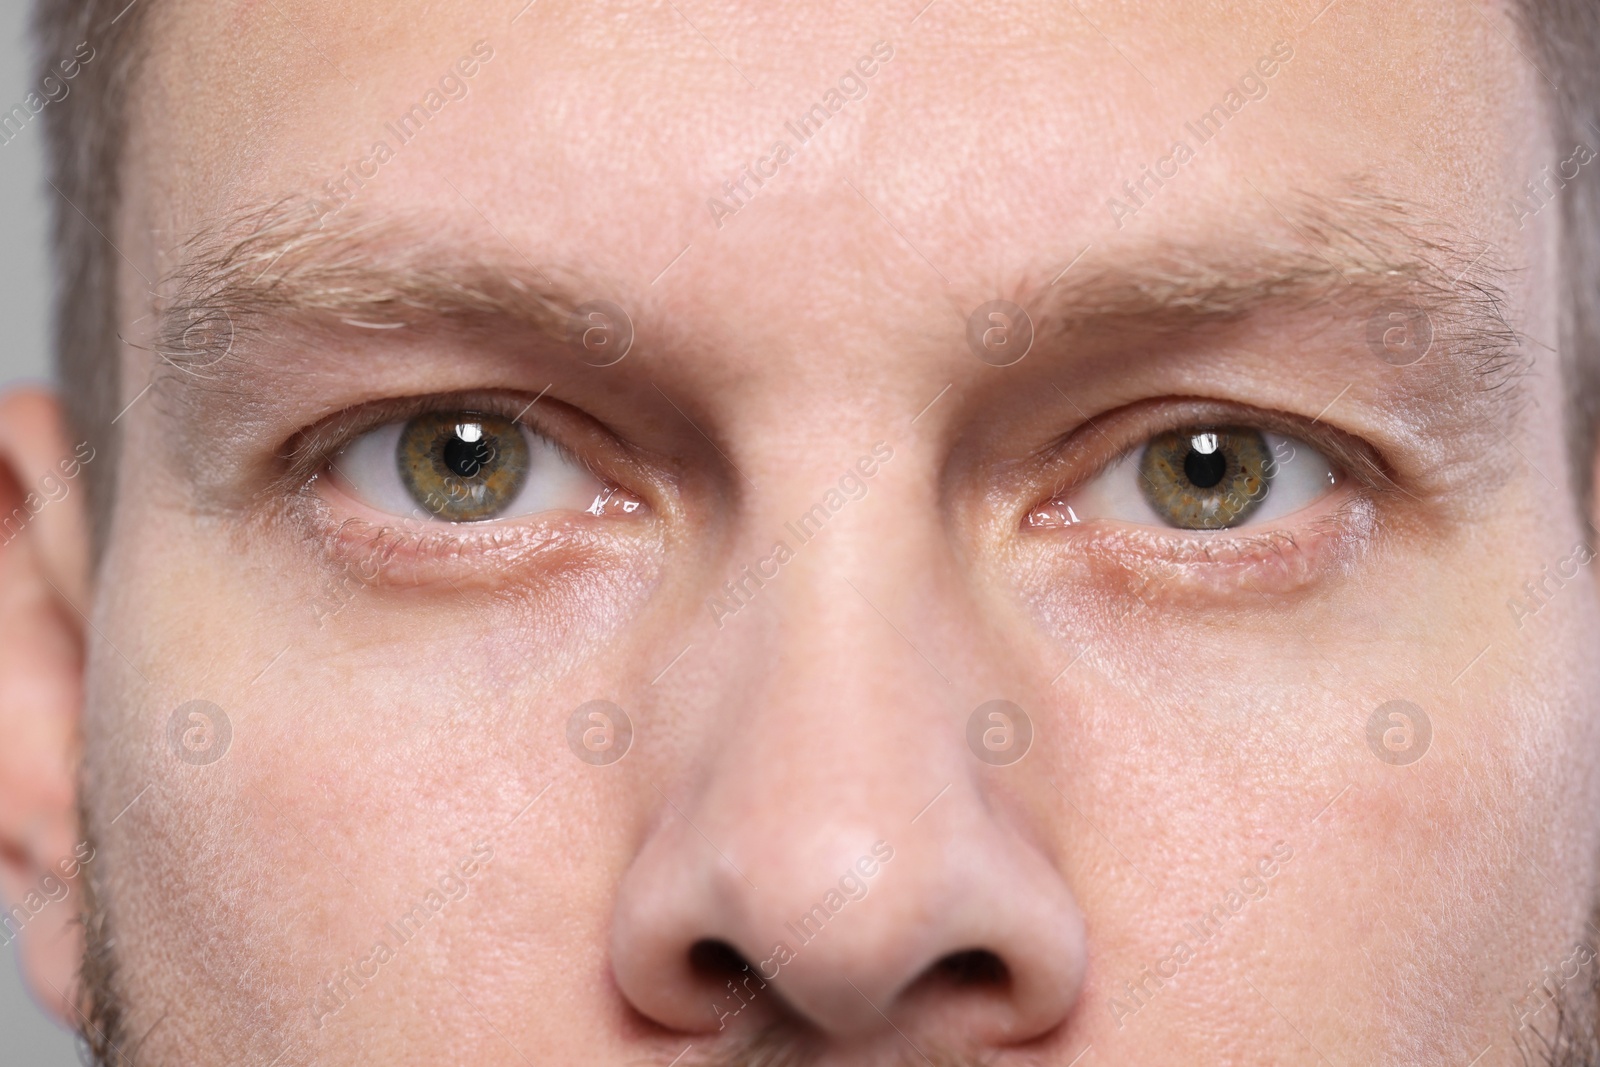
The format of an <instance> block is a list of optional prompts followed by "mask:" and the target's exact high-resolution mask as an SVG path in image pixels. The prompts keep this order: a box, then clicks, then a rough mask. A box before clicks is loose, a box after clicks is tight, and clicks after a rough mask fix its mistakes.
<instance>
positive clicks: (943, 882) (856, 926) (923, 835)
mask: <svg viewBox="0 0 1600 1067" xmlns="http://www.w3.org/2000/svg"><path fill="white" fill-rule="evenodd" d="M958 788H959V787H958ZM963 791H964V792H966V793H967V794H968V795H967V796H966V797H965V798H964V801H963V798H960V797H958V798H954V799H953V798H950V797H946V801H948V802H949V803H948V804H947V805H946V806H945V808H944V810H943V811H942V812H941V816H942V821H939V820H933V819H929V820H925V821H924V822H923V823H919V824H917V825H907V826H903V827H901V828H900V829H899V831H892V830H887V829H880V830H878V831H877V832H871V831H863V830H862V829H861V828H860V827H859V826H849V827H846V826H835V827H832V828H821V829H819V828H818V827H815V826H813V827H811V828H810V832H809V833H806V832H799V833H792V834H787V835H786V834H784V833H783V832H782V830H781V828H774V827H771V826H769V827H767V828H766V830H765V831H764V832H762V833H761V834H750V833H741V831H740V830H739V829H738V828H737V827H736V826H735V825H733V824H732V823H728V822H724V823H723V824H722V828H723V829H724V830H725V831H726V834H727V837H726V839H725V843H719V844H718V846H716V847H708V844H709V841H708V839H707V837H706V835H710V836H711V837H712V838H714V837H715V836H716V833H715V831H713V830H712V829H711V828H710V827H709V826H706V825H704V824H701V823H700V820H698V819H697V820H696V823H697V825H700V826H701V829H703V830H705V834H701V833H700V832H699V831H697V830H696V829H694V828H691V827H689V826H687V825H685V823H684V821H683V820H677V821H675V822H674V823H669V824H668V825H666V826H664V827H663V828H662V830H660V831H658V832H657V834H656V835H654V837H653V838H652V839H651V840H650V841H648V842H647V844H646V845H645V847H644V848H643V849H642V850H641V852H640V853H639V855H638V856H637V857H636V860H635V862H634V864H633V866H632V867H631V868H630V869H629V871H628V872H627V874H626V875H625V876H624V879H623V882H622V885H621V886H620V896H619V899H618V905H617V910H616V914H615V920H614V923H613V927H612V962H613V970H614V974H615V977H616V980H617V983H618V985H619V987H620V988H621V990H622V992H623V994H624V995H625V996H626V997H627V998H628V999H629V1000H630V1001H631V1002H632V1004H633V1005H634V1007H636V1008H637V1009H638V1010H639V1011H640V1012H642V1013H643V1014H645V1015H647V1016H649V1017H650V1018H652V1019H654V1020H655V1021H656V1022H658V1023H661V1024H663V1025H665V1026H668V1027H671V1028H673V1029H677V1030H682V1031H687V1032H691V1033H705V1032H713V1031H717V1030H720V1029H723V1028H725V1027H726V1026H727V1025H728V1024H729V1022H730V1020H731V1019H739V1020H740V1021H742V1022H749V1021H751V1020H752V1019H756V1020H771V1019H774V1018H781V1017H784V1016H789V1017H793V1018H798V1019H799V1020H800V1021H802V1022H804V1023H805V1024H808V1025H809V1026H810V1027H811V1028H813V1029H814V1030H816V1031H818V1032H820V1033H821V1034H822V1035H824V1036H826V1037H827V1038H829V1039H832V1040H835V1041H841V1042H851V1041H857V1040H866V1039H868V1038H870V1037H871V1036H872V1035H874V1034H876V1033H877V1032H879V1031H885V1030H887V1031H890V1032H891V1033H892V1032H893V1030H897V1029H898V1030H901V1031H902V1032H911V1031H922V1032H929V1031H933V1032H936V1033H937V1034H939V1035H942V1036H943V1037H945V1038H948V1039H951V1040H959V1041H961V1042H962V1043H964V1044H968V1045H971V1044H974V1043H975V1044H976V1045H977V1046H979V1047H998V1046H1003V1045H1008V1044H1015V1043H1020V1042H1023V1041H1027V1040H1029V1039H1031V1038H1034V1037H1038V1036H1040V1035H1042V1034H1044V1033H1047V1032H1048V1031H1050V1030H1051V1029H1053V1028H1054V1027H1056V1026H1057V1025H1059V1024H1060V1023H1061V1022H1062V1021H1064V1020H1065V1018H1066V1017H1067V1015H1068V1014H1069V1012H1070V1010H1071V1007H1072V1005H1073V1003H1074V1002H1075V1000H1076V998H1077V995H1078V991H1079V988H1080V987H1081V984H1082V980H1083V970H1084V958H1085V949H1084V930H1083V921H1082V917H1081V915H1080V913H1079V911H1078V909H1077V906H1076V904H1075V902H1074V901H1073V899H1072V896H1071V893H1070V891H1069V890H1068V888H1067V886H1066V885H1065V883H1064V882H1063V880H1062V879H1061V878H1060V876H1059V873H1058V872H1057V871H1056V870H1055V869H1054V867H1053V866H1052V865H1051V864H1050V863H1049V862H1048V861H1047V860H1046V858H1045V857H1044V856H1043V855H1042V854H1041V853H1039V852H1038V851H1036V850H1035V849H1034V848H1033V847H1032V846H1031V845H1030V844H1029V843H1027V842H1025V841H1024V840H1022V839H1021V838H1020V837H1018V836H1017V835H1016V834H1015V833H1014V832H1012V831H1011V830H1010V829H1009V828H1008V827H1007V826H1005V825H1004V824H1003V823H999V822H996V821H995V820H994V819H993V818H992V817H990V816H989V814H988V813H987V809H986V808H985V806H984V805H983V804H982V802H981V799H980V798H978V797H977V796H976V794H975V791H972V790H970V789H966V790H963ZM707 822H715V820H712V819H710V818H708V819H707ZM789 829H791V830H797V829H799V828H798V827H790V828H789ZM774 831H776V832H774ZM756 838H760V839H759V840H758V839H756ZM891 838H893V840H891ZM736 865H737V866H736Z"/></svg>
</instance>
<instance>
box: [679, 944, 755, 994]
mask: <svg viewBox="0 0 1600 1067" xmlns="http://www.w3.org/2000/svg"><path fill="white" fill-rule="evenodd" d="M749 966H750V965H749V962H748V961H747V960H746V959H745V958H744V956H743V955H741V954H740V952H739V950H738V949H736V948H734V947H733V946H732V945H730V944H728V943H727V942H726V941H716V940H712V939H710V938H703V939H701V940H699V941H696V942H695V943H694V944H693V945H691V946H690V947H689V968H690V970H692V971H694V974H695V977H696V978H701V979H706V980H709V981H710V982H712V983H713V984H715V985H719V986H720V985H722V983H723V982H724V981H725V980H727V979H729V978H734V977H743V976H744V975H745V974H746V973H747V972H748V970H749Z"/></svg>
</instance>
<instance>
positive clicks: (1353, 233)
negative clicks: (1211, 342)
mask: <svg viewBox="0 0 1600 1067" xmlns="http://www.w3.org/2000/svg"><path fill="white" fill-rule="evenodd" d="M1263 199H1265V197H1264V196H1263ZM1267 203H1268V204H1269V206H1271V207H1272V208H1273V210H1274V212H1275V215H1274V219H1275V220H1276V221H1275V225H1276V226H1278V227H1279V229H1278V231H1277V232H1276V238H1275V239H1274V238H1273V237H1272V236H1268V237H1266V238H1263V237H1260V236H1252V237H1251V238H1250V239H1249V240H1248V241H1234V242H1228V241H1221V242H1216V243H1208V244H1193V243H1191V244H1183V243H1177V242H1172V241H1165V240H1158V241H1155V242H1151V243H1150V244H1149V245H1147V246H1145V247H1142V248H1136V249H1135V250H1133V251H1132V252H1131V253H1130V252H1126V251H1119V252H1118V253H1116V260H1117V261H1116V262H1094V259H1095V257H1094V256H1093V255H1092V254H1091V251H1092V248H1093V246H1092V245H1091V246H1090V247H1089V248H1087V249H1085V251H1083V252H1080V253H1079V254H1078V257H1077V258H1075V259H1073V260H1070V261H1068V262H1066V263H1064V264H1062V265H1060V266H1059V267H1058V268H1057V269H1056V270H1055V271H1054V272H1053V273H1052V274H1047V275H1046V276H1048V277H1051V278H1052V279H1053V280H1052V281H1051V282H1049V283H1042V282H1039V283H1035V284H1032V285H1026V286H1024V287H1022V288H1021V289H1020V291H1019V292H1018V295H1017V298H1016V300H1015V303H1017V304H1019V305H1020V306H1021V307H1023V308H1025V309H1027V310H1028V312H1029V314H1030V315H1031V316H1032V317H1034V318H1035V320H1036V321H1037V322H1038V323H1039V324H1040V325H1041V327H1042V328H1044V329H1049V330H1053V331H1055V332H1059V333H1062V334H1068V335H1079V334H1083V333H1090V332H1093V331H1096V330H1100V329H1113V328H1119V329H1128V330H1138V331H1141V332H1149V333H1153V334H1172V333H1184V332H1189V331H1193V330H1197V329H1201V328H1203V327H1205V326H1207V325H1212V324H1221V323H1229V322H1235V321H1239V320H1241V319H1244V318H1246V317H1247V316H1250V315H1253V314H1259V313H1261V312H1264V311H1273V310H1279V311H1287V312H1291V313H1293V312H1306V311H1311V310H1317V309H1327V310H1340V309H1343V310H1348V311H1352V312H1358V313H1362V314H1364V315H1367V316H1375V315H1377V314H1381V313H1382V312H1383V311H1384V310H1385V309H1386V308H1390V309H1398V308H1404V309H1414V310H1415V311H1417V312H1420V313H1423V314H1425V316H1426V321H1427V322H1428V324H1429V325H1430V326H1431V328H1432V331H1433V348H1432V349H1430V356H1431V355H1432V353H1433V351H1435V350H1436V351H1438V352H1439V353H1441V354H1442V356H1443V357H1444V358H1443V359H1438V360H1435V359H1430V360H1429V362H1431V363H1446V364H1448V365H1449V366H1448V367H1447V368H1446V369H1447V372H1461V371H1465V372H1468V373H1470V374H1471V375H1472V376H1474V377H1475V378H1476V379H1477V381H1478V387H1479V388H1480V389H1484V390H1488V391H1491V392H1494V393H1496V394H1505V395H1507V396H1511V395H1515V394H1517V393H1518V392H1519V388H1518V387H1519V384H1520V382H1521V380H1522V379H1523V377H1524V376H1525V375H1526V373H1527V371H1528V370H1529V368H1530V366H1531V361H1530V358H1529V356H1528V354H1527V353H1526V352H1524V351H1523V350H1522V341H1523V338H1522V336H1521V334H1520V333H1519V332H1518V331H1517V330H1516V329H1515V327H1514V326H1513V325H1512V323H1511V319H1510V317H1509V308H1510V306H1511V304H1510V296H1509V293H1508V288H1509V285H1510V282H1511V275H1512V273H1513V272H1512V271H1511V270H1510V269H1509V268H1507V267H1506V266H1504V265H1503V262H1502V260H1503V256H1502V253H1501V252H1500V250H1499V249H1497V248H1496V247H1495V246H1494V245H1492V244H1489V243H1487V242H1484V241H1482V240H1479V239H1476V238H1473V237H1471V236H1470V235H1467V234H1463V233H1460V232H1459V231H1457V230H1455V229H1453V228H1452V227H1450V226H1448V225H1446V224H1443V223H1440V222H1438V221H1435V220H1432V219H1430V218H1429V217H1428V215H1427V213H1426V212H1424V211H1423V210H1422V209H1421V208H1419V207H1418V206H1417V205H1414V204H1410V203H1407V202H1406V201H1403V200H1399V199H1395V198H1392V197H1385V196H1382V195H1379V194H1376V193H1373V192H1371V191H1369V190H1367V189H1366V188H1364V187H1363V186H1362V183H1360V182H1359V181H1350V182H1348V183H1347V188H1346V190H1345V192H1343V193H1342V194H1340V195H1332V196H1330V195H1326V194H1306V193H1294V194H1291V195H1289V196H1288V197H1285V198H1283V203H1282V204H1278V203H1274V202H1273V201H1267ZM1105 258H1106V259H1107V260H1109V259H1110V257H1105ZM1362 325H1363V326H1364V325H1365V323H1364V322H1363V323H1362ZM1358 330H1359V327H1358ZM1356 340H1357V341H1358V342H1359V343H1360V344H1361V345H1362V346H1363V347H1364V346H1365V344H1366V343H1367V341H1366V338H1365V335H1364V333H1361V332H1358V333H1357V334H1356Z"/></svg>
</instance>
